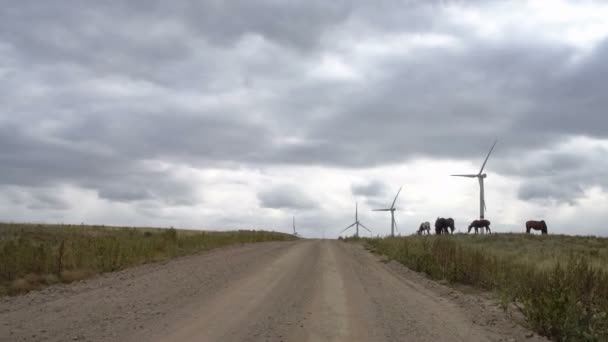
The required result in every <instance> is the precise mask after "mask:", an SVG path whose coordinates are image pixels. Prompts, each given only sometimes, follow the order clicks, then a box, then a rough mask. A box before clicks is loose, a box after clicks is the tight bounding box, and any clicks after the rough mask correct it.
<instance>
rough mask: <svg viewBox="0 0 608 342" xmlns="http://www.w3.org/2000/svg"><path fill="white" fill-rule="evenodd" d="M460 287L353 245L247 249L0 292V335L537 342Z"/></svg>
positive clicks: (0, 337)
mask: <svg viewBox="0 0 608 342" xmlns="http://www.w3.org/2000/svg"><path fill="white" fill-rule="evenodd" d="M466 292H467V291H464V292H463V291H457V290H455V289H452V288H449V287H447V286H443V285H441V284H438V283H435V282H432V281H430V280H427V279H426V278H425V277H423V276H421V275H420V274H417V273H415V272H412V271H410V270H408V269H406V268H405V267H403V266H401V265H399V264H397V263H394V262H389V263H387V262H384V261H382V260H381V259H380V258H379V257H378V256H375V255H372V254H371V253H369V252H367V251H365V250H364V249H363V247H362V246H360V245H356V244H347V243H343V242H340V241H329V240H302V241H296V242H269V243H259V244H249V245H244V246H235V247H229V248H223V249H218V250H214V251H211V252H208V253H204V254H200V255H194V256H188V257H183V258H179V259H176V260H172V261H168V262H164V263H157V264H150V265H144V266H140V267H135V268H131V269H128V270H125V271H121V272H116V273H111V274H105V275H102V276H99V277H97V278H94V279H90V280H86V281H82V282H78V283H75V284H70V285H59V286H53V287H49V288H47V289H45V290H42V291H38V292H32V293H29V294H27V295H24V296H19V297H13V298H4V299H0V341H3V342H4V341H7V342H8V341H11V342H13V341H134V342H135V341H422V342H424V341H545V340H544V339H542V338H540V337H538V336H537V335H535V334H532V333H531V332H530V331H528V330H526V329H525V328H523V327H522V326H521V325H519V324H516V323H514V321H513V320H512V319H511V318H509V317H507V315H506V314H505V313H504V312H503V311H502V310H501V309H500V308H499V307H498V306H497V305H496V304H494V303H493V302H492V301H491V300H489V299H485V298H483V297H482V296H480V295H478V294H471V293H466Z"/></svg>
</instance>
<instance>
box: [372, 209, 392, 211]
mask: <svg viewBox="0 0 608 342" xmlns="http://www.w3.org/2000/svg"><path fill="white" fill-rule="evenodd" d="M372 211H391V209H372Z"/></svg>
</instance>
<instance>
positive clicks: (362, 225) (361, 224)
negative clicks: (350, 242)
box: [359, 222, 372, 233]
mask: <svg viewBox="0 0 608 342" xmlns="http://www.w3.org/2000/svg"><path fill="white" fill-rule="evenodd" d="M359 225H360V226H361V227H363V228H364V229H365V230H367V231H368V232H370V233H371V232H372V231H371V230H370V229H369V228H367V227H366V226H365V225H364V224H363V223H361V222H359Z"/></svg>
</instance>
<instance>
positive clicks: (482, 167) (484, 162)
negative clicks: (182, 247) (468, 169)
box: [479, 140, 498, 175]
mask: <svg viewBox="0 0 608 342" xmlns="http://www.w3.org/2000/svg"><path fill="white" fill-rule="evenodd" d="M497 142H498V140H494V145H492V148H490V152H488V156H487V157H486V160H484V161H483V165H481V170H479V175H481V173H482V172H483V169H484V168H485V167H486V163H487V162H488V159H489V158H490V154H492V151H493V150H494V146H496V143H497Z"/></svg>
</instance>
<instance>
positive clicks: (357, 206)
mask: <svg viewBox="0 0 608 342" xmlns="http://www.w3.org/2000/svg"><path fill="white" fill-rule="evenodd" d="M353 226H354V227H356V230H355V236H356V237H359V226H361V227H363V229H365V230H367V231H368V232H370V233H371V232H372V231H371V230H369V229H368V228H367V227H366V226H364V225H363V223H361V222H359V203H355V223H353V224H351V225H350V226H348V227H346V228H344V230H343V231H341V232H340V234H342V233H344V232H345V231H347V230H349V229H350V228H352V227H353Z"/></svg>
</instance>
